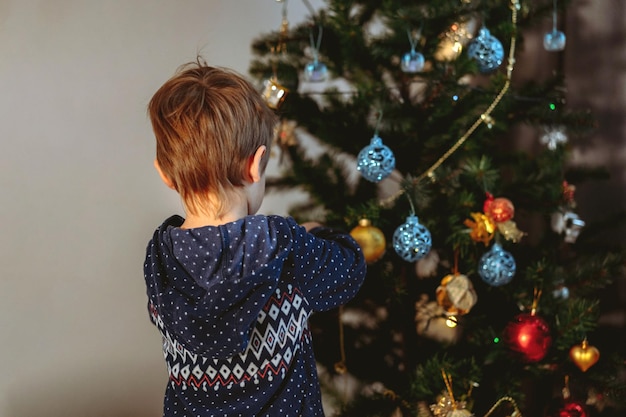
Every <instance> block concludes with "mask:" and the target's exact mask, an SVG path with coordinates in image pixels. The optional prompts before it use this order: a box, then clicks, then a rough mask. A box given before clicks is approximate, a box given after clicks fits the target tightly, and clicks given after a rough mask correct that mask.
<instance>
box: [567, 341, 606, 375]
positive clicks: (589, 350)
mask: <svg viewBox="0 0 626 417" xmlns="http://www.w3.org/2000/svg"><path fill="white" fill-rule="evenodd" d="M569 358H570V359H571V360H572V362H574V363H575V364H576V366H577V367H578V368H579V369H580V370H581V371H583V372H587V370H588V369H589V368H591V367H592V366H593V365H595V364H596V362H598V360H600V351H599V350H598V349H597V348H596V347H595V346H591V345H590V344H589V343H587V339H585V340H583V341H582V343H581V344H580V345H576V346H572V348H571V349H570V350H569Z"/></svg>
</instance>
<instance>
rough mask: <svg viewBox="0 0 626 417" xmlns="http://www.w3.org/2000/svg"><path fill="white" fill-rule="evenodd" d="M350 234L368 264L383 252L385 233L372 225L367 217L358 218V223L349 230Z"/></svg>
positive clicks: (380, 256) (378, 257) (377, 258)
mask: <svg viewBox="0 0 626 417" xmlns="http://www.w3.org/2000/svg"><path fill="white" fill-rule="evenodd" d="M350 236H352V237H353V238H354V240H356V242H357V243H358V244H359V246H360V247H361V250H362V251H363V255H365V261H366V262H367V263H368V264H371V263H374V262H376V261H377V260H379V259H380V258H382V256H383V255H384V254H385V249H386V247H387V241H386V240H385V235H384V234H383V232H382V231H381V230H380V229H379V228H377V227H375V226H372V223H371V222H370V220H369V219H361V220H359V224H358V225H357V226H356V227H355V228H354V229H352V230H351V231H350Z"/></svg>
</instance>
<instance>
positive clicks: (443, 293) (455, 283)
mask: <svg viewBox="0 0 626 417" xmlns="http://www.w3.org/2000/svg"><path fill="white" fill-rule="evenodd" d="M436 296H437V303H438V304H439V305H440V306H441V307H443V309H444V310H445V311H446V313H448V314H452V315H460V316H462V315H464V314H467V313H469V311H470V310H471V309H472V307H474V304H476V301H478V296H477V295H476V291H475V290H474V286H473V285H472V281H470V280H469V278H468V277H467V276H465V275H463V274H450V275H446V276H445V277H444V278H443V279H442V280H441V284H440V285H439V287H437V290H436Z"/></svg>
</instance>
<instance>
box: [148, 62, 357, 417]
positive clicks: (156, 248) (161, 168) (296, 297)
mask: <svg viewBox="0 0 626 417" xmlns="http://www.w3.org/2000/svg"><path fill="white" fill-rule="evenodd" d="M148 113H149V116H150V120H151V122H152V127H153V130H154V134H155V137H156V160H155V162H154V164H155V167H156V169H157V171H158V173H159V175H160V176H161V179H162V180H163V182H164V183H165V184H166V185H167V186H168V187H170V188H172V189H174V190H176V191H177V192H178V193H179V194H180V196H181V199H182V202H183V206H184V208H185V215H186V217H185V218H184V219H183V218H182V217H180V216H176V215H175V216H172V217H170V218H169V219H167V220H165V222H164V223H163V224H162V225H161V226H160V227H159V228H158V229H157V230H156V231H155V232H154V235H153V237H152V239H151V241H150V242H149V244H148V247H147V254H146V261H145V264H144V275H145V280H146V286H147V294H148V299H149V301H148V308H149V311H150V317H151V320H152V322H153V323H154V324H155V325H156V326H157V328H158V329H159V331H160V332H161V335H162V336H163V352H164V356H165V360H166V363H167V370H168V373H169V383H168V385H167V389H166V392H165V400H164V416H257V415H258V416H281V417H289V416H311V417H320V416H323V415H324V414H323V411H322V403H321V394H320V388H319V382H318V378H317V372H316V367H315V365H316V364H315V358H314V355H313V350H312V345H311V335H310V333H309V330H308V325H307V319H308V317H309V315H310V314H311V313H312V312H314V311H322V310H328V309H331V308H334V307H337V306H339V305H341V304H344V303H346V302H347V301H348V300H350V299H351V298H352V297H353V296H354V295H355V294H356V292H357V291H358V289H359V287H360V285H361V284H362V282H363V279H364V276H365V270H366V266H365V260H364V257H363V254H362V252H361V250H360V248H359V246H358V245H357V243H356V242H355V241H354V240H353V239H352V238H351V237H350V235H349V234H345V233H340V232H338V231H335V230H331V229H329V228H325V227H322V226H321V225H319V224H318V223H305V224H304V225H298V224H297V223H296V222H295V221H294V220H293V219H292V218H290V217H287V218H285V217H280V216H272V215H270V216H264V215H257V214H256V212H257V210H258V209H259V207H260V205H261V202H262V200H263V194H264V190H265V167H266V165H267V160H268V157H269V148H270V144H271V142H272V139H273V137H274V132H275V130H274V129H275V126H276V122H277V120H276V116H275V115H274V113H273V112H272V110H271V109H269V107H268V106H267V105H266V103H265V102H264V101H263V99H262V97H261V95H260V94H259V93H258V92H257V91H256V90H255V88H254V87H253V86H252V85H251V84H250V83H249V82H248V81H246V80H245V79H244V78H243V77H242V76H241V75H238V74H236V73H234V72H233V71H230V70H227V69H222V68H215V67H210V66H208V65H206V64H205V63H203V62H201V61H198V62H195V63H191V64H187V65H186V66H183V67H181V69H180V70H179V71H178V73H177V74H176V75H175V76H174V77H172V78H171V79H170V80H168V81H167V82H166V83H165V84H164V85H163V86H162V87H161V88H160V89H159V90H158V91H157V92H156V94H155V95H154V96H153V98H152V99H151V101H150V104H149V105H148Z"/></svg>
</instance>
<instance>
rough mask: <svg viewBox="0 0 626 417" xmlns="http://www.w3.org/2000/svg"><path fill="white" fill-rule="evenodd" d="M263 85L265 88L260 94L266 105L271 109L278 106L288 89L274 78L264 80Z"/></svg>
mask: <svg viewBox="0 0 626 417" xmlns="http://www.w3.org/2000/svg"><path fill="white" fill-rule="evenodd" d="M264 86H265V89H264V90H263V93H262V96H263V99H264V100H265V102H266V103H267V105H268V106H269V107H270V108H272V109H278V108H280V105H281V104H282V103H283V101H284V100H285V97H287V92H288V91H289V90H287V88H285V87H283V86H282V85H280V84H279V83H278V81H276V79H275V78H270V79H269V80H266V81H265V83H264Z"/></svg>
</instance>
